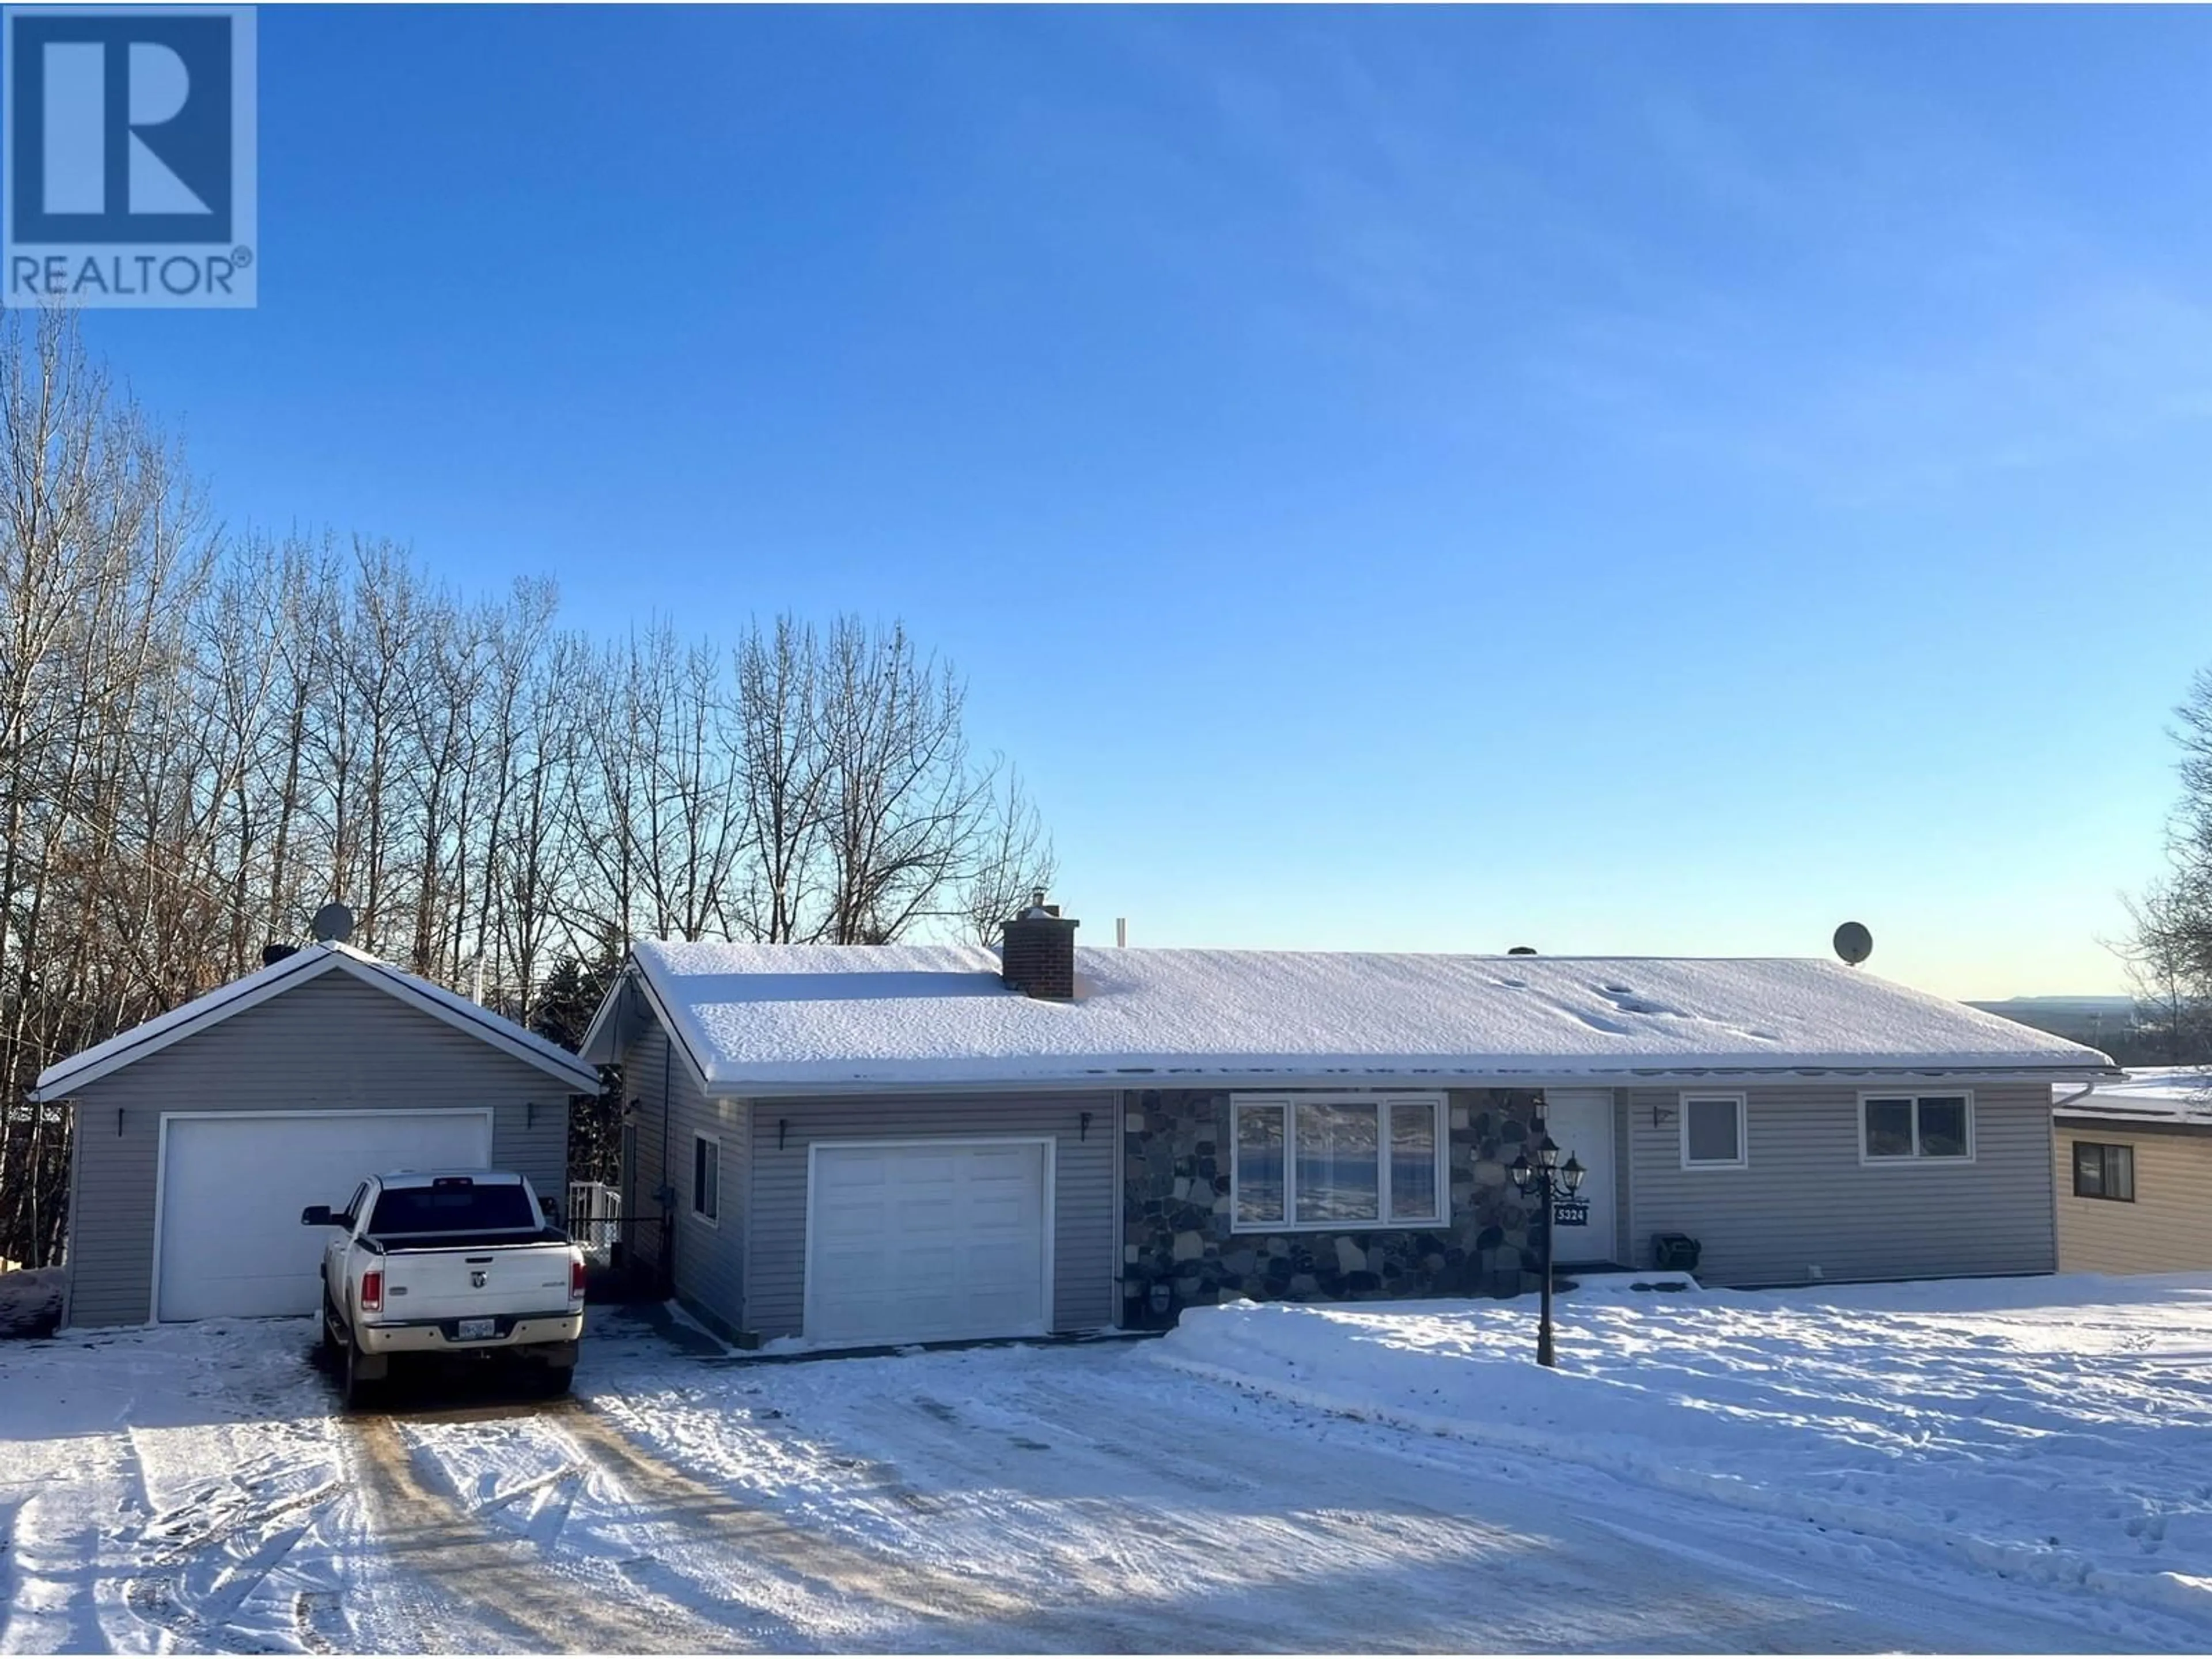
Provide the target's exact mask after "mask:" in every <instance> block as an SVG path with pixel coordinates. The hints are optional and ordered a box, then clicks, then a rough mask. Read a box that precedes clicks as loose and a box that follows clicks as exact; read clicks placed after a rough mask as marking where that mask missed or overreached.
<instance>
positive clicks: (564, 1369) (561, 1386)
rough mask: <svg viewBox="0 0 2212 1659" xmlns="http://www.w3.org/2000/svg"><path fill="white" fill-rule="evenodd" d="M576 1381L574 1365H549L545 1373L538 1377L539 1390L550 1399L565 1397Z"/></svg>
mask: <svg viewBox="0 0 2212 1659" xmlns="http://www.w3.org/2000/svg"><path fill="white" fill-rule="evenodd" d="M575 1381H576V1368H575V1367H574V1365H548V1366H546V1367H545V1375H544V1376H541V1377H539V1378H538V1392H539V1393H540V1394H542V1395H544V1396H545V1398H546V1399H548V1400H559V1399H562V1398H563V1397H564V1396H565V1395H567V1394H568V1390H569V1389H570V1388H571V1387H572V1386H573V1385H574V1383H575Z"/></svg>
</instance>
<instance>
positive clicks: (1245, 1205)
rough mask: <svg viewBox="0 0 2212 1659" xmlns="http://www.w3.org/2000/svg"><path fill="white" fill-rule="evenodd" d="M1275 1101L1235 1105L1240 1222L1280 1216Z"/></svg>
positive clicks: (1279, 1120)
mask: <svg viewBox="0 0 2212 1659" xmlns="http://www.w3.org/2000/svg"><path fill="white" fill-rule="evenodd" d="M1287 1109H1288V1108H1286V1107H1284V1106H1279V1105H1272V1104H1271V1105H1265V1106H1256V1105H1255V1106H1239V1107H1238V1108H1237V1225H1240V1226H1243V1225H1260V1224H1261V1223H1265V1222H1274V1223H1277V1224H1278V1225H1279V1224H1280V1223H1281V1222H1282V1220H1283V1218H1284V1216H1283V1115H1284V1113H1285V1111H1286V1110H1287Z"/></svg>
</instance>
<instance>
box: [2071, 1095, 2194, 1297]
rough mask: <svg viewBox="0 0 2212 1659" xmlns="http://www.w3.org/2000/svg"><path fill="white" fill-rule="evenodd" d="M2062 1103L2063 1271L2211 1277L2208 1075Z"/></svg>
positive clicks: (2075, 1096)
mask: <svg viewBox="0 0 2212 1659" xmlns="http://www.w3.org/2000/svg"><path fill="white" fill-rule="evenodd" d="M2057 1098H2058V1104H2057V1112H2056V1114H2055V1116H2054V1121H2053V1125H2052V1148H2051V1151H2052V1158H2053V1160H2054V1162H2053V1171H2054V1175H2055V1191H2056V1194H2057V1200H2056V1201H2057V1212H2058V1267H2059V1271H2060V1272H2062V1273H2188V1272H2197V1271H2203V1270H2206V1269H2212V1073H2202V1072H2197V1071H2170V1070H2160V1071H2149V1072H2135V1073H2130V1076H2129V1078H2128V1080H2127V1081H2126V1082H2125V1083H2122V1084H2117V1085H2099V1086H2098V1088H2097V1089H2096V1091H2094V1092H2093V1093H2092V1094H2089V1095H2087V1096H2083V1095H2081V1094H2080V1092H2079V1091H2073V1090H2061V1091H2058V1097H2057Z"/></svg>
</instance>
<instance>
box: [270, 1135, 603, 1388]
mask: <svg viewBox="0 0 2212 1659" xmlns="http://www.w3.org/2000/svg"><path fill="white" fill-rule="evenodd" d="M300 1221H301V1225H303V1226H308V1227H331V1228H335V1229H337V1237H335V1238H333V1239H331V1242H330V1243H327V1244H325V1246H324V1247H323V1332H322V1339H323V1345H324V1348H325V1352H326V1353H327V1354H328V1356H329V1358H331V1362H332V1364H333V1366H334V1367H335V1368H336V1369H337V1372H338V1375H339V1376H340V1377H341V1378H342V1379H343V1387H344V1392H345V1402H346V1404H347V1405H348V1406H349V1407H357V1406H360V1405H362V1404H364V1403H365V1396H366V1394H367V1391H368V1389H369V1388H371V1387H372V1386H373V1385H374V1384H375V1383H380V1382H382V1381H383V1380H384V1379H385V1378H386V1376H388V1375H389V1374H390V1372H391V1369H392V1360H393V1358H394V1357H395V1356H397V1355H400V1354H475V1355H479V1356H489V1357H493V1358H513V1359H517V1360H521V1361H525V1362H527V1363H531V1364H536V1365H538V1366H540V1367H542V1368H543V1370H542V1373H541V1375H542V1379H543V1381H544V1383H545V1384H546V1388H547V1391H548V1392H549V1393H553V1394H559V1393H562V1392H565V1391H566V1390H567V1389H568V1383H569V1379H570V1377H571V1376H573V1375H574V1371H575V1367H576V1343H577V1340H578V1339H579V1338H580V1337H581V1336H582V1335H583V1334H584V1253H583V1252H582V1251H581V1250H580V1249H577V1248H576V1247H575V1246H574V1244H572V1243H569V1241H568V1234H566V1233H564V1232H562V1231H561V1229H560V1228H559V1227H558V1226H557V1225H555V1218H554V1217H553V1216H552V1215H550V1213H548V1212H547V1211H546V1208H545V1206H544V1205H543V1204H541V1203H540V1202H539V1201H538V1194H537V1193H536V1191H535V1190H533V1189H532V1187H531V1185H530V1183H529V1182H527V1181H526V1180H525V1179H524V1178H523V1177H522V1176H519V1175H506V1174H500V1173H495V1172H493V1171H489V1170H467V1171H461V1170H450V1171H437V1170H432V1171H427V1172H422V1173H416V1172H415V1171H412V1170H403V1171H399V1172H398V1173H395V1174H392V1175H383V1176H371V1177H370V1178H369V1179H368V1180H367V1181H364V1182H362V1183H361V1185H360V1187H359V1188H356V1190H355V1192H354V1195H353V1197H352V1199H351V1200H349V1202H348V1203H347V1205H346V1206H345V1208H344V1209H343V1210H332V1209H331V1208H330V1207H329V1206H326V1205H321V1204H316V1205H311V1206H309V1207H308V1208H307V1209H306V1210H304V1211H302V1212H301V1216H300Z"/></svg>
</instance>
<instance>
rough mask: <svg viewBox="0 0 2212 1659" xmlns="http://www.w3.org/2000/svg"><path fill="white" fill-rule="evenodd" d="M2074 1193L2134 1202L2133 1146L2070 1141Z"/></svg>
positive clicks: (2134, 1155)
mask: <svg viewBox="0 0 2212 1659" xmlns="http://www.w3.org/2000/svg"><path fill="white" fill-rule="evenodd" d="M2074 1196H2075V1197H2076V1198H2108V1199H2111V1200H2113V1201H2114V1202H2116V1203H2120V1204H2132V1203H2134V1202H2135V1201H2136V1149H2135V1148H2134V1147H2132V1146H2115V1145H2112V1144H2109V1143H2107V1142H2105V1141H2098V1140H2077V1141H2075V1143H2074Z"/></svg>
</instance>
